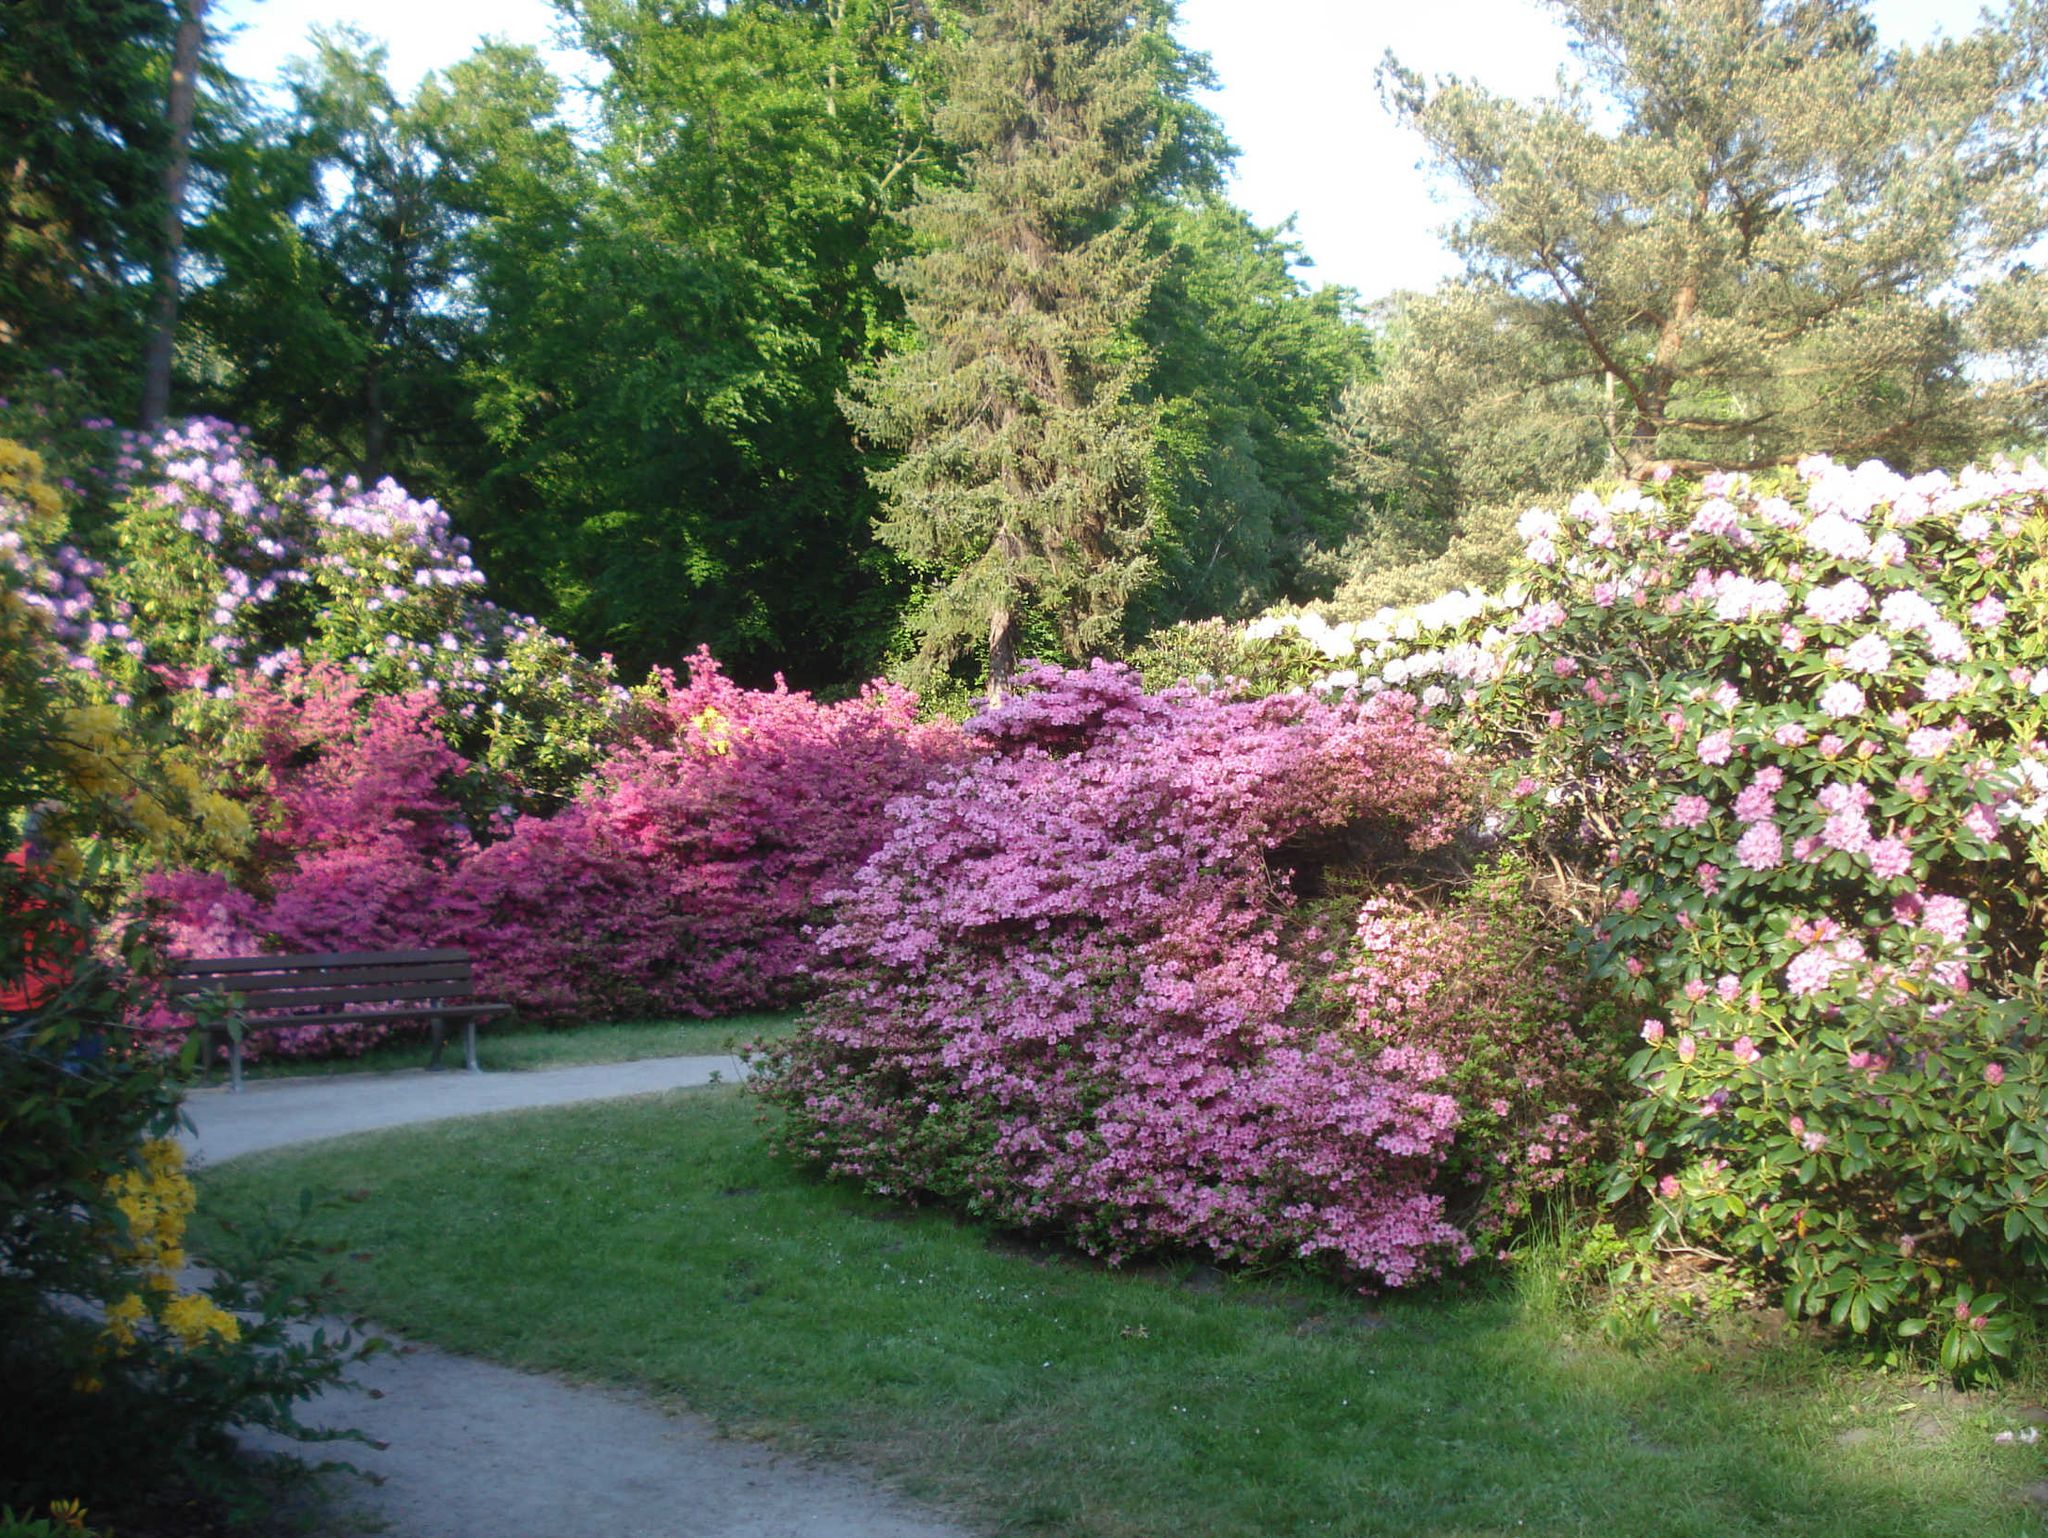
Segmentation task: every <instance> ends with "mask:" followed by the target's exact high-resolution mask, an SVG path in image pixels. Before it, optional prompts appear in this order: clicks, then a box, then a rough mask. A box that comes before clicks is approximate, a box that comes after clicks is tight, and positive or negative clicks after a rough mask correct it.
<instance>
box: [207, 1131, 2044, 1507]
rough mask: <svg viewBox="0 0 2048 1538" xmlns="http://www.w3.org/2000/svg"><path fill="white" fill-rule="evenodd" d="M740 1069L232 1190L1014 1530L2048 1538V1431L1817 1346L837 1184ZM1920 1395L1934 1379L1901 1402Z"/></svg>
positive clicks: (360, 1281)
mask: <svg viewBox="0 0 2048 1538" xmlns="http://www.w3.org/2000/svg"><path fill="white" fill-rule="evenodd" d="M765 1138H766V1134H765V1128H764V1126H763V1125H762V1118H761V1113H760V1111H759V1109H758V1107H757V1106H756V1105H755V1104H754V1103H753V1102H751V1101H748V1100H746V1099H744V1098H742V1097H741V1096H739V1095H738V1094H736V1093H735V1092H733V1091H730V1090H711V1091H689V1092H685V1093H684V1094H683V1095H680V1096H671V1097H668V1098H666V1099H663V1100H659V1101H643V1102H635V1103H632V1104H621V1105H606V1106H596V1107H582V1108H574V1109H568V1110H561V1111H547V1112H536V1113H523V1114H518V1115H507V1116H501V1117H496V1118H492V1119H491V1120H489V1121H486V1122H474V1123H457V1124H448V1125H442V1126H437V1127H432V1128H422V1129H417V1130H411V1131H407V1132H402V1133H392V1134H383V1135H379V1136H377V1137H374V1138H363V1139H354V1140H349V1141H346V1142H342V1143H336V1144H329V1145H323V1146H322V1147H321V1148H320V1149H319V1150H317V1151H314V1152H309V1153H307V1154H304V1155H297V1156H294V1155H272V1156H267V1157H265V1158H262V1159H252V1160H249V1161H246V1162H245V1163H240V1164H237V1165H234V1166H231V1167H229V1168H227V1169H224V1170H222V1171H220V1172H217V1173H216V1174H214V1175H212V1176H211V1177H209V1179H208V1180H207V1182H206V1195H205V1200H204V1201H203V1202H202V1208H201V1211H202V1217H203V1216H204V1214H205V1212H206V1211H207V1210H208V1209H209V1208H211V1209H213V1210H216V1211H220V1212H225V1213H233V1212H235V1211H237V1210H240V1209H242V1208H244V1207H245V1206H246V1205H248V1204H250V1203H255V1202H265V1201H273V1202H274V1201H289V1200H292V1199H294V1198H295V1197H296V1193H297V1192H298V1191H299V1190H300V1189H301V1188H302V1187H303V1186H307V1185H312V1186H323V1187H330V1188H333V1187H346V1188H358V1189H361V1190H363V1191H366V1192H367V1193H368V1199H366V1200H365V1201H363V1202H361V1203H359V1204H356V1205H354V1206H352V1207H351V1208H349V1209H348V1210H347V1212H346V1214H345V1215H344V1216H343V1217H341V1218H340V1219H339V1220H338V1221H339V1222H341V1223H343V1224H344V1225H345V1227H339V1228H336V1229H335V1230H334V1231H333V1237H334V1238H335V1239H336V1240H338V1241H343V1242H345V1243H346V1246H347V1247H348V1249H349V1250H350V1251H352V1252H354V1253H356V1254H358V1255H360V1256H363V1257H364V1258H363V1259H362V1260H361V1261H360V1263H359V1264H357V1265H354V1266H352V1267H350V1268H349V1271H348V1273H347V1274H348V1276H349V1278H350V1284H351V1286H352V1288H353V1291H354V1296H353V1299H352V1301H353V1303H354V1304H355V1305H356V1306H358V1307H360V1308H362V1309H363V1310H365V1311H367V1312H368V1313H370V1314H371V1315H373V1316H374V1317H376V1318H377V1319H379V1320H380V1321H383V1322H384V1323H385V1324H387V1325H390V1326H393V1327H396V1328H398V1329H401V1330H404V1331H407V1332H411V1333H415V1334H417V1335H420V1336H422V1337H425V1338H427V1339H431V1340H433V1341H435V1342H437V1343H439V1344H442V1345H445V1346H449V1347H452V1348H455V1349H457V1350H463V1351H472V1352H477V1353H480V1354H486V1355H490V1356H494V1357H498V1358H500V1359H503V1360H506V1361H510V1362H515V1363H519V1364H522V1365H525V1366H529V1367H536V1368H546V1369H556V1370H563V1371H568V1372H572V1373H575V1374H578V1375H581V1376H588V1377H593V1378H598V1379H604V1380H610V1381H615V1382H621V1383H627V1384H631V1385H634V1386H637V1387H640V1388H642V1389H645V1390H648V1391H651V1392H654V1393H657V1394H663V1395H673V1396H675V1397H676V1398H679V1399H680V1400H682V1401H683V1402H685V1403H687V1404H688V1405H690V1406H691V1407H693V1408H696V1409H698V1410H701V1411H703V1412H705V1413H707V1414H710V1415H712V1416H714V1417H715V1418H717V1419H718V1420H720V1421H721V1422H723V1423H724V1424H726V1425H728V1426H731V1427H734V1428H736V1429H739V1430H742V1431H746V1432H753V1433H760V1434H766V1435H770V1436H773V1437H775V1438H777V1439H778V1440H781V1441H783V1442H785V1443H790V1444H795V1445H798V1446H802V1447H810V1448H817V1449H820V1450H825V1451H831V1452H837V1453H843V1454H846V1455H848V1456H851V1457H853V1458H856V1459H858V1460H860V1461H862V1462H865V1463H867V1464H869V1465H870V1466H872V1467H875V1468H878V1469H880V1470H882V1471H884V1472H886V1473H888V1474H890V1475H891V1476H893V1477H894V1478H895V1480H896V1481H897V1482H898V1483H899V1484H900V1485H901V1486H902V1487H903V1488H905V1489H906V1490H908V1491H910V1492H911V1493H913V1494H922V1495H926V1496H930V1497H933V1498H937V1499H943V1500H946V1501H949V1502H954V1503H958V1504H959V1506H960V1507H961V1508H962V1509H964V1510H966V1511H968V1512H970V1513H972V1514H974V1515H975V1516H976V1517H977V1518H978V1519H979V1521H980V1522H981V1523H982V1525H984V1526H985V1527H987V1528H988V1529H989V1530H990V1531H993V1532H999V1533H1058V1534H1072V1535H1077V1538H1140V1535H1146V1538H1152V1535H1156V1538H1253V1535H1257V1538H1268V1535H1281V1534H1308V1533H1330V1534H1347V1535H1359V1538H1368V1535H1372V1538H1377V1535H1401V1538H1454V1535H1455V1538H1468V1535H1480V1534H1520V1535H1532V1538H1533V1535H1565V1534H1574V1535H1576V1534H1587V1535H1600V1538H1606V1535H1630V1538H1695V1535H1696V1538H1741V1535H1751V1534H1754V1535H1764V1534H1769V1535H1774V1538H1784V1535H1794V1534H1797V1535H1829V1538H1832V1535H1840V1538H1852V1535H1853V1538H1892V1535H1896V1538H1945V1535H1955V1538H2018V1535H2022V1534H2038V1533H2041V1532H2043V1531H2044V1530H2048V1529H2044V1527H2043V1524H2042V1523H2041V1522H2040V1521H2039V1520H2038V1519H2037V1518H2036V1517H2035V1516H2034V1515H2033V1513H2032V1511H2031V1510H2030V1508H2028V1507H2027V1506H2026V1505H2025V1504H2024V1502H2023V1500H2022V1499H2021V1491H2022V1487H2023V1486H2024V1485H2025V1484H2026V1482H2027V1481H2028V1480H2030V1479H2034V1478H2037V1477H2039V1475H2040V1473H2041V1463H2042V1458H2041V1451H2040V1449H2038V1448H2030V1447H2024V1446H2000V1445H1997V1444H1994V1443H1993V1442H1992V1440H1991V1433H1992V1431H1993V1429H1995V1428H1996V1427H1997V1426H2002V1425H2009V1424H2013V1422H2012V1420H2011V1418H2010V1413H2009V1412H2010V1409H2011V1406H2010V1405H2007V1404H2003V1403H2001V1402H2000V1401H1998V1400H1997V1399H1995V1398H1982V1399H1978V1398H1972V1399H1952V1400H1943V1401H1939V1402H1937V1401H1934V1400H1927V1401H1926V1402H1925V1403H1924V1404H1923V1403H1922V1402H1921V1399H1920V1397H1919V1396H1916V1395H1915V1393H1914V1392H1913V1391H1912V1389H1911V1387H1910V1386H1909V1385H1907V1386H1902V1385H1901V1383H1900V1382H1899V1381H1898V1380H1897V1379H1882V1378H1879V1377H1876V1376H1874V1375H1870V1374H1866V1373H1861V1372H1858V1371H1856V1370H1854V1369H1853V1368H1851V1367H1849V1366H1847V1365H1846V1364H1844V1363H1843V1362H1842V1361H1841V1360H1839V1359H1837V1358H1831V1357H1829V1356H1828V1355H1826V1354H1824V1353H1822V1352H1820V1351H1819V1350H1817V1349H1816V1348H1814V1347H1813V1346H1811V1345H1808V1344H1803V1343H1799V1342H1792V1343H1787V1344H1780V1345H1776V1346H1771V1347H1767V1348H1764V1349H1760V1350H1758V1351H1754V1352H1750V1353H1733V1352H1713V1351H1709V1350H1707V1349H1705V1348H1700V1349H1690V1350H1667V1349H1656V1350H1649V1351H1643V1352H1638V1353H1629V1352H1626V1351H1622V1350H1619V1349H1616V1348H1613V1347H1609V1346H1606V1345H1604V1344H1601V1343H1598V1342H1594V1341H1589V1340H1585V1339H1582V1338H1580V1337H1577V1336H1575V1335H1573V1334H1572V1333H1571V1332H1569V1331H1567V1330H1564V1329H1562V1328H1561V1327H1559V1326H1558V1324H1557V1323H1556V1321H1555V1320H1554V1318H1552V1317H1549V1316H1546V1315H1544V1314H1542V1313H1540V1312H1538V1311H1536V1310H1533V1309H1529V1308H1526V1307H1524V1306H1523V1305H1522V1304H1520V1303H1519V1302H1518V1301H1517V1300H1516V1299H1514V1298H1512V1297H1502V1296H1470V1295H1458V1294H1453V1293H1450V1292H1444V1293H1439V1294H1436V1295H1429V1296H1423V1295H1418V1296H1402V1297H1392V1298H1382V1299H1376V1300H1362V1299H1359V1298H1356V1297H1354V1296H1351V1295H1349V1294H1346V1293H1343V1292H1341V1291H1339V1290H1337V1289H1335V1288H1332V1287H1329V1286H1327V1285H1325V1284H1321V1283H1318V1282H1314V1281H1309V1280H1301V1279H1286V1278H1281V1279H1274V1278H1270V1277H1269V1278H1239V1277H1231V1276H1226V1275H1224V1274H1223V1273H1221V1272H1218V1271H1215V1270H1213V1269H1212V1268H1208V1267H1200V1266H1192V1265H1185V1266H1169V1267H1150V1268H1142V1269H1139V1270H1136V1271H1132V1272H1121V1273H1120V1272H1113V1271H1109V1270H1106V1269H1103V1268H1101V1267H1097V1266H1094V1265H1092V1264H1089V1263H1086V1262H1083V1261H1078V1260H1075V1259H1073V1258H1071V1257H1069V1256H1067V1255H1065V1254H1064V1253H1062V1252H1060V1251H1058V1250H1057V1249H1055V1248H1051V1247H1046V1246H1040V1245H1035V1244H1032V1243H1031V1242H1029V1241H1019V1240H1017V1239H1014V1238H1009V1237H1003V1236H992V1235H990V1234H989V1233H987V1232H986V1231H984V1230H982V1229H980V1228H978V1227H976V1226H974V1225H972V1224H968V1223H963V1222H959V1221H956V1220H955V1219H953V1218H952V1217H950V1216H948V1215H946V1214H944V1213H941V1212H924V1211H920V1212H912V1211H906V1210H904V1209H901V1208H889V1207H886V1206H884V1205H881V1204H877V1203H874V1202H872V1201H870V1200H869V1199H867V1198H865V1197H863V1196H861V1195H860V1194H859V1193H858V1192H856V1191H853V1190H851V1189H848V1188H846V1187H843V1186H828V1185H823V1184H820V1183H819V1182H817V1181H815V1180H812V1179H811V1178H809V1177H808V1176H807V1175H805V1174H803V1173H802V1172H800V1171H795V1170H792V1169H790V1168H788V1167H787V1166H786V1165H784V1164H782V1163H781V1162H779V1161H776V1160H774V1159H772V1158H771V1157H770V1156H769V1155H768V1153H767V1150H766V1147H765ZM1901 1404H1913V1405H1915V1406H1916V1408H1914V1409H1913V1410H1911V1411H1908V1412H1899V1411H1898V1407H1899V1406H1900V1405H1901Z"/></svg>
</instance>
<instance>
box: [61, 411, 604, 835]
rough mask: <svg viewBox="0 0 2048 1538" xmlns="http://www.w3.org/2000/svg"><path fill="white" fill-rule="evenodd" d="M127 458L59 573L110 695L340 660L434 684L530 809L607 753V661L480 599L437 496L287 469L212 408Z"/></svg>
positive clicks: (228, 680) (461, 737)
mask: <svg viewBox="0 0 2048 1538" xmlns="http://www.w3.org/2000/svg"><path fill="white" fill-rule="evenodd" d="M131 454H132V456H133V457H132V458H131V459H130V461H129V462H130V463H133V464H135V465H136V466H137V467H138V468H137V469H136V470H135V471H133V472H130V474H129V479H128V480H127V483H126V485H125V487H124V488H123V491H122V495H121V499H120V501H119V503H118V516H117V517H116V519H115V521H114V524H113V528H112V542H113V547H114V552H115V556H116V558H115V559H112V560H110V561H109V562H108V563H107V564H106V566H105V567H99V566H93V567H92V568H91V569H90V570H89V571H85V572H83V573H82V575H74V576H73V577H72V578H71V579H70V580H69V581H68V582H67V584H66V586H65V592H66V594H67V595H68V597H67V599H66V603H65V607H66V608H67V609H69V608H78V610H79V612H78V621H79V622H81V623H82V624H83V626H84V633H83V637H82V639H83V640H84V641H85V642H86V643H87V645H86V654H85V658H84V661H83V663H82V666H84V667H85V669H86V670H87V671H89V672H91V673H93V674H94V675H95V676H97V677H100V678H101V679H103V680H104V682H105V686H106V688H107V689H108V691H109V692H110V694H111V697H112V698H113V699H114V700H115V702H116V703H119V704H122V705H128V704H130V703H133V702H134V701H137V700H140V699H142V698H144V697H145V696H146V695H148V694H149V693H150V692H152V690H155V689H168V690H169V691H170V694H171V696H172V697H173V698H174V699H176V700H179V701H181V702H183V704H184V706H185V709H186V712H187V715H188V717H189V719H191V720H192V721H194V722H200V721H208V720H210V719H211V718H210V717H208V716H207V714H206V713H205V712H204V710H203V709H201V708H200V706H199V702H200V701H203V700H206V699H208V698H212V699H216V700H228V699H231V698H232V697H233V696H234V695H235V694H236V692H237V690H238V688H239V678H238V675H241V674H252V675H255V676H260V677H265V678H274V677H278V676H280V675H282V674H283V673H284V672H285V671H287V670H289V669H291V668H293V667H294V666H298V665H302V664H303V665H317V664H321V663H332V664H335V665H337V666H340V667H342V668H344V669H345V670H347V671H348V672H349V673H350V674H351V675H352V676H353V677H354V678H355V679H356V680H357V681H358V682H359V683H360V684H361V685H362V686H363V687H364V688H366V689H368V690H370V691H372V692H375V693H380V694H406V693H411V692H414V691H419V690H425V691H427V692H428V693H431V694H433V695H435V696H437V697H438V698H439V699H440V700H441V701H442V703H443V706H444V710H443V713H442V715H441V717H440V722H441V727H442V730H443V731H444V732H445V733H446V734H447V736H448V737H449V740H450V742H451V744H452V745H454V746H456V747H458V748H460V749H462V750H463V751H464V752H465V753H466V754H467V755H468V756H471V757H474V758H476V759H478V760H480V761H481V762H483V763H485V764H486V765H488V766H489V767H490V768H492V769H494V770H496V771H498V772H499V773H500V775H501V776H502V777H503V778H504V779H505V781H506V782H507V784H508V785H509V786H510V788H511V789H512V790H513V792H514V793H516V794H520V795H526V796H531V797H534V798H537V799H536V804H538V805H559V804H560V803H561V802H562V801H563V800H564V799H566V797H567V796H568V794H569V793H570V791H571V790H572V789H573V787H574V785H575V784H576V782H577V780H578V779H580V778H581V776H582V775H583V774H584V773H586V772H587V771H588V770H589V768H590V767H591V765H592V764H593V763H594V762H595V759H596V756H597V753H598V750H599V739H600V738H601V736H602V734H603V732H604V730H605V728H606V725H607V723H608V721H609V717H610V714H611V712H612V710H613V709H614V708H615V707H616V705H617V703H618V701H617V691H616V689H615V686H614V685H613V684H612V682H611V675H610V670H609V666H608V664H591V663H587V662H585V661H583V660H582V659H581V658H579V657H578V656H577V655H576V653H575V652H574V650H573V649H572V648H571V647H569V645H568V644H567V643H566V642H564V641H562V640H561V639H560V638H558V637H555V636H552V635H550V634H549V633H548V632H546V631H545V630H543V629H542V628H541V627H540V626H538V625H536V624H535V623H533V622H532V621H531V620H527V619H522V618H518V617H516V616H513V615H510V614H507V613H505V612H504V611H503V610H501V609H499V608H498V607H497V606H496V605H495V604H493V603H491V602H490V601H489V600H488V599H486V598H485V597H484V575H483V573H482V572H481V571H479V570H478V569H477V567H476V565H475V563H474V561H473V560H472V559H471V557H470V555H469V548H468V542H467V541H466V540H464V539H462V538H460V537H459V536H457V535H456V534H455V533H454V532H453V531H452V530H451V529H450V527H449V524H448V517H447V514H446V513H445V512H443V511H442V510H441V509H440V508H439V507H438V506H436V505H435V504H434V503H432V502H420V501H416V500H414V499H413V498H411V497H409V496H407V495H406V493H405V492H404V490H403V489H401V488H400V487H399V486H398V485H396V484H395V483H394V482H392V481H389V480H386V481H382V482H380V483H379V484H377V485H376V486H373V487H368V488H365V487H363V486H361V485H359V484H358V483H357V482H356V481H355V479H354V478H353V477H350V478H348V479H345V480H342V481H339V482H336V481H334V480H332V479H330V478H329V477H328V476H327V475H326V474H325V473H324V472H322V471H318V470H304V471H300V472H298V473H297V474H292V475H288V474H285V473H284V472H282V471H280V470H279V469H278V467H277V466H276V465H275V464H273V463H272V462H270V461H269V460H259V459H257V458H256V457H255V456H254V455H252V454H251V452H250V451H249V448H248V446H247V443H246V442H245V440H244V439H243V437H242V436H241V434H240V433H239V432H238V431H237V430H235V429H234V428H231V427H229V426H227V425H226V424H224V423H219V422H210V421H194V422H191V423H188V424H186V425H185V426H183V427H178V428H172V429H169V430H167V431H166V432H164V433H163V434H162V435H161V436H159V437H157V438H156V439H154V440H151V441H149V442H148V443H146V444H144V445H140V446H134V447H132V449H131ZM74 588H75V589H77V592H73V591H72V590H73V589H74ZM81 595H89V598H90V604H89V606H87V607H82V608H80V607H79V606H80V605H84V604H86V597H84V596H81ZM542 705H544V706H545V707H546V708H545V710H542V709H539V708H537V707H539V706H542ZM492 799H493V800H494V801H495V800H496V799H502V797H499V796H494V797H493V798H492Z"/></svg>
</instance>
